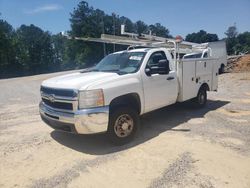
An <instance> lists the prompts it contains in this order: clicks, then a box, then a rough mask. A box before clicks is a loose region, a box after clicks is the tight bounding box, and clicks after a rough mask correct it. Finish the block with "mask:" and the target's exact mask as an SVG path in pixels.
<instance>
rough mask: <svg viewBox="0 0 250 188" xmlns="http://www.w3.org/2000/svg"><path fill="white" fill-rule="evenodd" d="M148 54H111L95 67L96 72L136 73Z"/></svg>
mask: <svg viewBox="0 0 250 188" xmlns="http://www.w3.org/2000/svg"><path fill="white" fill-rule="evenodd" d="M145 54H146V52H123V53H116V54H110V55H108V56H106V57H105V58H103V59H102V60H101V61H100V63H98V64H97V65H96V66H95V67H94V69H93V70H94V71H101V72H115V73H118V74H128V73H135V72H137V71H138V70H139V68H140V66H141V63H142V61H143V59H144V56H145Z"/></svg>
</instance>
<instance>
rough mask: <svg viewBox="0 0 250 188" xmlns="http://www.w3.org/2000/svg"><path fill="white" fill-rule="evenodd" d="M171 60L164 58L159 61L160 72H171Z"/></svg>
mask: <svg viewBox="0 0 250 188" xmlns="http://www.w3.org/2000/svg"><path fill="white" fill-rule="evenodd" d="M169 71H170V70H169V61H168V60H167V59H162V60H160V61H159V63H158V73H159V74H168V73H169Z"/></svg>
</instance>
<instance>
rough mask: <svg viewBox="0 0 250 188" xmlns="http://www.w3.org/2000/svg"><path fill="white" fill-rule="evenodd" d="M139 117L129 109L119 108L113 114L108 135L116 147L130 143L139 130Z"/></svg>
mask: <svg viewBox="0 0 250 188" xmlns="http://www.w3.org/2000/svg"><path fill="white" fill-rule="evenodd" d="M139 124H140V121H139V115H138V113H137V112H136V111H135V110H134V109H132V108H129V107H118V108H116V109H114V110H113V112H111V115H110V121H109V127H108V132H107V135H108V137H109V140H110V141H111V142H112V143H113V144H115V145H124V144H126V143H128V142H130V141H131V140H132V139H133V138H134V136H135V135H136V133H137V131H138V129H139Z"/></svg>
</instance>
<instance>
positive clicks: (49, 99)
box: [40, 40, 218, 145]
mask: <svg viewBox="0 0 250 188" xmlns="http://www.w3.org/2000/svg"><path fill="white" fill-rule="evenodd" d="M152 43H153V42H152ZM165 43H172V47H170V48H167V47H159V42H157V43H154V44H155V45H154V46H153V45H151V46H150V47H149V46H147V47H138V46H137V47H130V48H128V50H125V51H120V52H116V53H113V54H110V55H108V56H106V57H104V59H102V60H101V61H100V63H98V64H97V65H96V66H95V67H93V68H89V69H85V70H82V71H79V72H76V73H72V74H68V75H64V76H59V77H55V78H51V79H48V80H45V81H43V82H42V85H41V97H42V101H41V103H40V115H41V118H42V119H43V121H44V122H46V123H47V124H48V125H50V126H51V127H52V128H54V129H56V130H61V131H66V132H71V133H77V134H94V133H103V132H106V134H107V135H108V137H109V138H110V139H111V141H112V142H113V143H115V144H119V145H120V144H125V143H127V142H128V141H130V140H131V139H132V138H133V137H134V136H135V134H136V132H137V130H138V126H139V124H140V123H139V120H140V118H139V117H140V116H141V115H143V114H145V113H147V112H150V111H153V110H156V109H159V108H162V107H165V106H168V105H171V104H174V103H176V102H183V101H187V100H192V101H193V102H194V104H195V105H197V106H198V107H203V106H204V105H205V104H206V101H207V91H217V87H218V64H217V60H216V59H214V58H211V59H210V58H206V59H183V60H180V58H178V50H179V49H180V45H181V42H180V41H175V40H166V41H165ZM165 43H164V44H165ZM147 44H148V43H147ZM157 46H158V47H157ZM161 46H163V45H162V44H161Z"/></svg>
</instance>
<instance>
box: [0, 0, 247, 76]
mask: <svg viewBox="0 0 250 188" xmlns="http://www.w3.org/2000/svg"><path fill="white" fill-rule="evenodd" d="M0 15H1V14H0ZM69 20H70V24H71V29H70V30H69V31H68V34H69V35H71V36H73V37H95V38H99V37H100V35H101V34H110V35H113V34H115V35H120V33H121V28H120V26H121V24H125V25H126V31H127V32H133V33H138V34H142V33H144V34H148V33H149V32H150V31H151V33H152V34H153V35H157V36H161V37H167V38H171V37H172V36H171V35H170V32H169V29H167V28H166V27H165V26H163V25H161V24H160V23H155V24H150V25H148V24H146V23H145V22H143V21H141V20H138V21H136V22H132V21H131V20H130V19H129V18H127V17H125V16H119V15H116V14H115V13H112V14H107V13H105V12H104V11H102V10H100V9H94V8H93V7H92V6H90V5H89V4H88V3H87V2H86V1H81V2H79V3H78V5H77V6H76V8H74V10H73V11H72V13H71V14H70V18H69ZM225 34H226V35H227V38H226V42H227V50H228V53H229V54H237V53H240V52H244V53H245V52H248V53H249V51H250V32H245V33H241V34H238V31H237V28H236V26H230V27H229V28H228V30H227V31H226V32H225ZM217 40H218V36H217V35H216V34H211V33H207V32H206V31H204V30H200V31H199V32H197V33H192V34H188V35H187V36H186V41H190V42H196V43H204V42H211V41H217ZM126 48H127V47H126V46H121V45H111V44H106V45H104V44H100V43H93V42H84V41H78V40H69V39H67V38H65V37H64V36H62V35H61V34H54V35H52V34H51V33H49V32H47V31H43V30H42V29H41V28H39V27H37V26H35V25H32V24H31V25H29V26H27V25H21V26H20V27H19V28H17V29H14V28H13V27H12V26H11V25H10V24H9V23H7V22H6V21H5V20H3V19H0V78H5V77H13V76H22V75H32V74H40V73H47V72H53V71H60V70H68V69H78V68H85V67H89V66H93V65H94V64H96V63H97V62H98V61H99V60H100V59H101V58H102V57H103V56H104V55H105V54H109V53H112V52H113V51H118V50H123V49H126Z"/></svg>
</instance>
